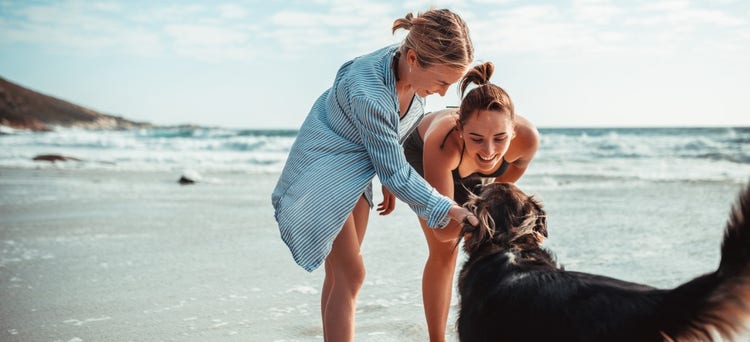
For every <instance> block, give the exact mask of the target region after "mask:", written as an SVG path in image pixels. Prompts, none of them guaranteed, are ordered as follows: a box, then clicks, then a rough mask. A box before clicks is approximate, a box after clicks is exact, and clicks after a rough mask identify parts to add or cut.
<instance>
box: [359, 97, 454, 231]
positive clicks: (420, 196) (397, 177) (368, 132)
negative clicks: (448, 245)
mask: <svg viewBox="0 0 750 342" xmlns="http://www.w3.org/2000/svg"><path fill="white" fill-rule="evenodd" d="M351 101H352V108H357V111H356V113H354V114H355V115H354V118H355V124H356V126H357V129H358V130H359V135H360V137H361V138H362V142H363V143H364V146H365V148H366V149H367V152H368V153H369V155H370V159H371V160H372V163H373V166H374V168H375V173H376V174H377V175H378V178H380V181H381V182H382V183H383V185H385V186H386V187H387V188H388V190H390V191H391V192H392V193H393V194H394V195H395V196H396V197H398V198H399V199H401V200H402V201H404V202H406V203H407V204H408V205H409V206H410V207H411V208H412V210H414V212H415V213H417V215H419V216H420V217H422V218H424V219H425V220H426V221H427V225H428V226H430V227H440V228H442V227H445V225H447V224H448V222H449V221H450V218H449V217H448V210H449V209H450V208H451V206H452V205H453V204H454V202H453V200H451V199H450V198H449V197H446V196H444V195H442V194H440V193H439V192H438V191H437V190H435V188H433V187H432V186H430V185H429V184H428V183H427V181H425V180H424V178H422V176H420V175H419V174H418V173H417V172H416V171H415V170H414V169H413V168H412V167H411V166H410V165H409V163H408V162H407V161H406V158H405V157H404V153H403V149H402V147H401V145H400V144H399V135H398V116H397V115H393V113H391V112H392V110H391V111H389V110H388V109H386V108H388V106H386V105H385V104H384V103H381V102H378V101H377V100H375V99H373V98H370V97H364V96H360V97H355V98H353V99H352V100H351Z"/></svg>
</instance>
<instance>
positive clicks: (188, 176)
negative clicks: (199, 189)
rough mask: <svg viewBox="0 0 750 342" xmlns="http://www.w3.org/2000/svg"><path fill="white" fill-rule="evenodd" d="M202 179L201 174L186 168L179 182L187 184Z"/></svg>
mask: <svg viewBox="0 0 750 342" xmlns="http://www.w3.org/2000/svg"><path fill="white" fill-rule="evenodd" d="M200 180H201V175H200V174H199V173H198V172H196V171H193V170H186V171H185V172H183V173H182V176H180V179H179V180H177V182H178V183H180V184H182V185H187V184H195V183H196V182H198V181H200Z"/></svg>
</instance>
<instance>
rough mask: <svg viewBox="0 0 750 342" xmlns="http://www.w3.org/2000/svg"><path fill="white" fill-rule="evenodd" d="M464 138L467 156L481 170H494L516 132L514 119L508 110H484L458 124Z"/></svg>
mask: <svg viewBox="0 0 750 342" xmlns="http://www.w3.org/2000/svg"><path fill="white" fill-rule="evenodd" d="M458 127H460V130H461V134H462V136H463V140H464V144H465V145H464V146H466V150H465V151H464V158H467V159H469V160H471V161H472V162H473V163H474V164H475V165H476V167H477V170H476V171H478V172H482V173H491V172H492V171H494V170H496V169H497V167H498V165H499V164H500V163H502V161H503V156H505V153H506V152H507V151H508V148H509V147H510V141H511V139H513V137H514V135H515V133H514V128H513V121H512V119H511V117H510V115H509V114H508V113H506V112H505V111H494V110H480V111H477V112H476V113H474V115H472V116H471V117H469V118H468V119H467V120H466V122H464V124H463V125H460V124H459V125H458Z"/></svg>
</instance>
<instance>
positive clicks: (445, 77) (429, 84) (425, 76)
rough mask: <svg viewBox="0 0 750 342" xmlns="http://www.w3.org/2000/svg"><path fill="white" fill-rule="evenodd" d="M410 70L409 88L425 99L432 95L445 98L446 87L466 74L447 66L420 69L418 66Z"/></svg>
mask: <svg viewBox="0 0 750 342" xmlns="http://www.w3.org/2000/svg"><path fill="white" fill-rule="evenodd" d="M416 64H417V67H415V68H413V69H412V75H410V76H411V77H410V80H411V86H412V88H413V89H414V91H415V92H416V93H417V95H419V96H421V97H427V96H428V95H432V94H440V96H445V93H446V92H447V91H448V87H450V86H451V84H453V83H456V82H458V80H459V79H460V78H461V76H463V75H464V73H465V72H466V70H465V69H458V68H455V67H451V66H447V65H433V66H428V67H425V68H422V67H421V66H418V65H419V63H416Z"/></svg>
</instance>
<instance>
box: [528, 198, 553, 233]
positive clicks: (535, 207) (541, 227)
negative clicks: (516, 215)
mask: <svg viewBox="0 0 750 342" xmlns="http://www.w3.org/2000/svg"><path fill="white" fill-rule="evenodd" d="M528 204H529V206H531V210H532V212H533V213H534V214H536V223H535V224H534V230H535V231H536V232H537V233H539V234H542V235H543V236H544V237H545V238H546V237H549V236H548V235H547V213H546V212H545V211H544V209H543V208H542V202H541V201H538V200H537V199H536V198H534V196H529V200H528Z"/></svg>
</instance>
